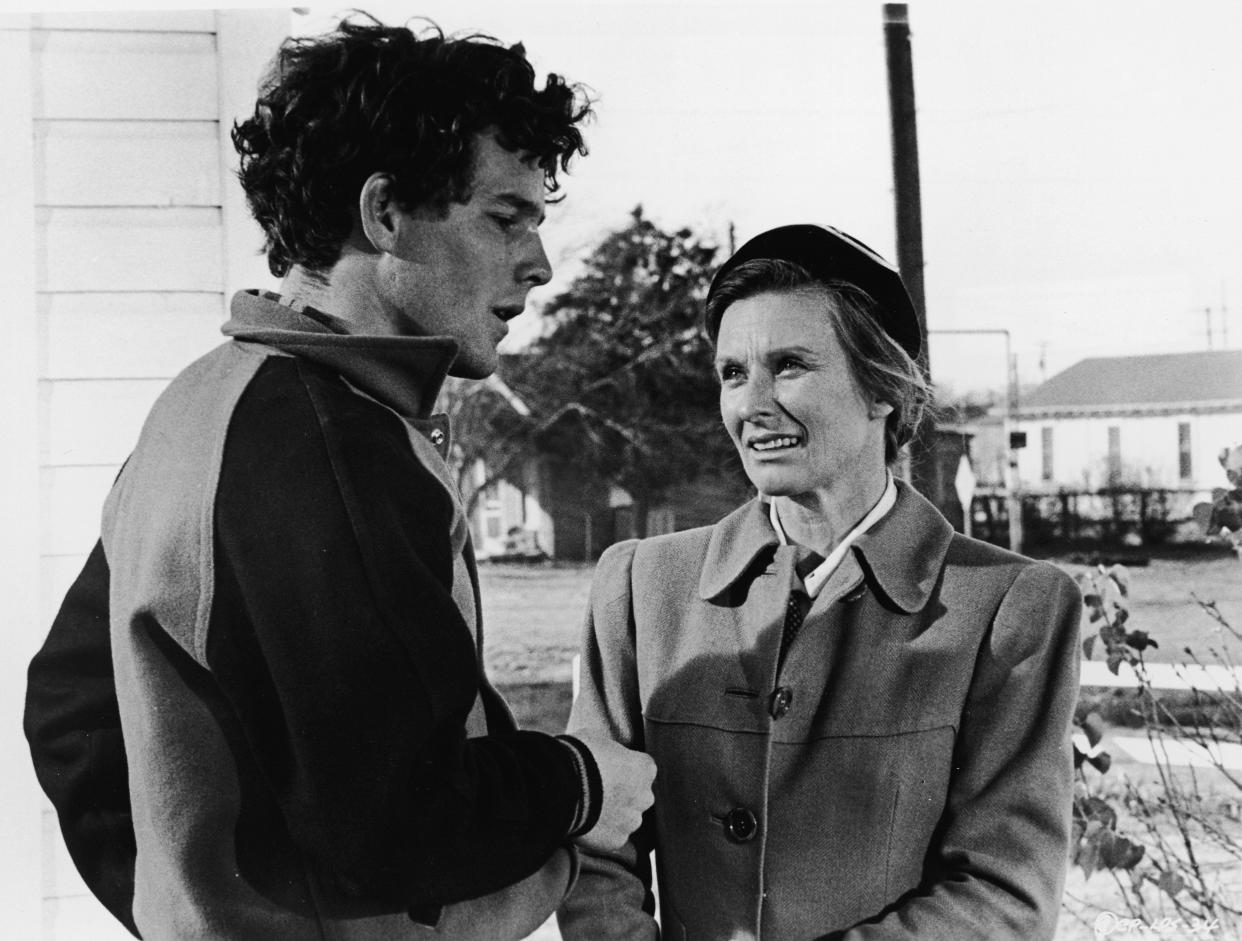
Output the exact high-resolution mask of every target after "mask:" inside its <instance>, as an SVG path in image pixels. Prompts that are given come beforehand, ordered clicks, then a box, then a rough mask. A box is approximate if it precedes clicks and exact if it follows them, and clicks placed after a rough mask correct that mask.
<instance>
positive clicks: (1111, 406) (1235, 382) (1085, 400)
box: [1020, 350, 1242, 413]
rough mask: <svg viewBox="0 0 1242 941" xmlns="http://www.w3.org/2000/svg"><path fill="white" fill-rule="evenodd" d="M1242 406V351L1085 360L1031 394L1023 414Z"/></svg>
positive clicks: (1057, 375)
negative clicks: (1035, 412) (1034, 412)
mask: <svg viewBox="0 0 1242 941" xmlns="http://www.w3.org/2000/svg"><path fill="white" fill-rule="evenodd" d="M1230 405H1237V406H1242V350H1205V351H1202V352H1197V353H1158V354H1155V355H1150V356H1108V357H1096V358H1092V359H1084V360H1082V361H1081V362H1079V363H1076V364H1074V365H1073V366H1071V367H1070V368H1069V369H1066V370H1065V371H1064V372H1059V373H1057V374H1056V375H1055V376H1053V377H1052V378H1051V379H1049V380H1048V381H1047V382H1045V383H1044V384H1043V385H1041V386H1039V387H1038V388H1037V389H1035V391H1034V392H1032V393H1030V394H1029V395H1028V396H1027V397H1026V399H1025V400H1024V401H1023V402H1022V403H1021V408H1020V411H1021V412H1024V413H1030V412H1032V411H1038V412H1049V411H1066V412H1095V411H1104V410H1117V409H1137V410H1141V411H1147V410H1150V409H1160V408H1169V407H1173V406H1179V407H1186V408H1194V407H1200V408H1203V407H1206V408H1220V407H1222V406H1230Z"/></svg>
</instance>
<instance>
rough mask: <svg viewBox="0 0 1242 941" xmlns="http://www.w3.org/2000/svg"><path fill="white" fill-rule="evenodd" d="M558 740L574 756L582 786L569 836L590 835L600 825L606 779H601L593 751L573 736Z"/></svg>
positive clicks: (561, 736) (562, 737)
mask: <svg viewBox="0 0 1242 941" xmlns="http://www.w3.org/2000/svg"><path fill="white" fill-rule="evenodd" d="M557 739H558V740H559V741H561V742H564V743H565V745H566V747H567V748H568V749H569V753H570V754H571V755H572V756H573V759H574V767H575V768H576V769H577V771H578V781H579V783H580V784H581V786H582V796H581V797H580V798H579V799H578V808H577V810H576V811H575V812H574V819H573V822H572V823H571V824H570V827H569V834H568V835H569V837H570V838H573V837H578V836H582V835H583V834H584V833H589V832H590V831H591V829H592V828H593V827H594V826H595V824H597V823H599V814H600V811H601V810H602V809H603V804H604V779H603V778H601V777H600V773H599V765H597V764H596V763H595V756H594V755H592V754H591V749H589V748H587V747H586V746H585V745H583V744H582V742H580V741H578V739H576V738H574V737H573V736H572V735H558V736H557Z"/></svg>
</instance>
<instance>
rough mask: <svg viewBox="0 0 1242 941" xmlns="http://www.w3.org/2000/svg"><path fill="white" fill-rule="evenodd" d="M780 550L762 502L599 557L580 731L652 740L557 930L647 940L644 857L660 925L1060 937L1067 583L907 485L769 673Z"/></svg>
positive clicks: (757, 932)
mask: <svg viewBox="0 0 1242 941" xmlns="http://www.w3.org/2000/svg"><path fill="white" fill-rule="evenodd" d="M794 551H795V550H794V547H789V546H779V545H778V543H777V539H776V536H775V535H774V533H773V531H772V528H771V526H770V524H769V522H768V517H767V511H766V505H765V504H763V503H762V502H760V501H758V500H755V501H752V502H751V503H749V504H747V505H745V506H743V507H742V508H740V509H739V510H737V511H735V512H734V513H733V514H732V515H730V516H729V517H727V518H726V519H724V520H723V521H722V522H720V523H718V524H717V525H716V526H714V527H708V528H703V529H697V530H692V531H689V532H684V533H677V534H673V535H670V536H661V537H657V538H654V539H648V540H643V541H641V542H633V541H631V542H627V543H623V544H620V545H617V546H614V547H612V548H611V549H610V550H609V551H608V552H607V553H606V554H605V556H604V557H603V558H602V559H601V560H600V564H599V569H598V571H597V574H596V578H595V583H594V586H593V589H592V598H591V606H590V612H589V616H588V620H587V624H586V628H585V634H584V643H583V655H582V670H581V688H580V692H579V695H578V697H577V700H576V702H575V704H574V709H573V714H572V717H571V720H570V727H571V728H572V729H574V730H577V731H584V730H588V729H589V730H598V731H603V732H605V733H607V734H609V735H611V736H612V737H614V738H615V739H616V740H618V741H620V742H621V743H623V744H625V745H627V746H630V747H633V748H640V749H645V750H647V751H648V752H650V753H651V755H652V756H653V757H654V758H655V760H656V764H657V767H658V777H657V780H656V805H655V808H654V812H653V814H652V815H650V816H649V818H648V821H647V826H646V827H645V828H644V830H643V831H642V832H641V833H640V834H639V836H638V837H637V840H636V842H634V843H631V845H630V846H629V847H627V849H626V851H625V852H623V853H621V854H618V855H617V856H615V857H608V858H601V857H594V858H586V859H584V861H583V872H582V876H581V879H580V881H579V883H578V886H577V888H576V889H575V890H574V892H573V894H572V895H571V896H570V898H569V899H568V900H567V901H566V902H565V903H564V905H563V906H562V909H561V912H560V921H561V927H562V931H563V933H564V936H565V937H566V938H567V939H587V938H590V939H601V938H651V937H655V936H656V928H655V924H654V922H653V920H652V917H651V911H652V910H653V904H652V900H651V897H650V893H649V889H648V884H649V873H648V872H647V871H646V870H647V867H646V866H645V865H644V864H643V863H642V862H641V860H642V859H645V857H646V852H645V849H646V848H647V846H650V845H654V846H655V849H656V855H657V870H658V873H659V890H660V891H659V896H660V915H661V919H660V920H661V923H662V930H663V937H664V938H666V939H682V938H690V939H694V941H699V939H718V938H730V939H735V938H736V939H744V938H754V939H763V941H788V939H799V941H805V939H810V938H821V937H833V938H838V937H839V938H846V939H849V941H863V939H897V938H918V939H920V941H931V939H945V941H967V939H972V938H979V939H987V941H998V939H1014V941H1018V939H1021V941H1033V939H1040V938H1051V936H1052V933H1053V928H1054V925H1055V921H1056V916H1057V911H1058V908H1059V904H1060V894H1061V888H1062V883H1063V878H1064V872H1065V867H1066V857H1067V849H1068V841H1069V834H1070V804H1071V797H1072V759H1071V748H1070V740H1069V730H1070V722H1071V717H1072V712H1073V707H1074V702H1075V699H1076V695H1077V687H1078V667H1079V647H1078V629H1079V620H1080V611H1081V599H1080V595H1079V592H1078V589H1077V587H1076V586H1075V584H1074V582H1073V581H1072V579H1070V578H1069V576H1067V575H1066V574H1065V573H1063V572H1062V571H1060V570H1059V569H1057V568H1055V567H1053V566H1051V565H1048V564H1046V563H1040V562H1034V561H1032V560H1030V559H1027V558H1024V557H1022V556H1018V555H1015V554H1012V553H1009V552H1006V551H1003V550H1000V549H997V548H995V547H993V546H990V545H987V544H984V543H981V542H977V541H974V540H971V539H967V538H965V537H963V536H961V535H957V534H955V533H953V531H952V529H951V528H950V526H949V525H948V523H947V522H946V521H945V520H944V518H943V517H942V516H941V515H940V514H939V513H938V512H937V511H936V510H935V508H933V507H932V505H931V504H930V503H928V502H927V501H926V500H924V499H923V498H922V497H921V496H919V495H918V494H917V493H915V492H914V491H912V490H911V489H910V488H908V487H907V486H905V485H904V484H900V483H899V495H898V500H897V503H896V505H895V506H894V508H893V509H892V511H890V513H889V514H888V515H887V516H885V517H884V518H883V519H882V520H880V521H879V522H878V523H877V524H876V525H875V526H874V527H873V528H872V530H871V531H870V532H868V533H867V534H866V535H864V536H863V537H862V538H861V539H859V541H858V543H857V544H856V545H855V547H854V548H853V549H852V550H851V552H850V553H849V554H848V555H847V556H846V558H845V560H844V562H843V563H842V565H841V566H840V568H839V569H838V570H837V571H836V572H835V574H834V575H833V576H832V577H831V578H830V580H829V582H828V584H827V585H826V586H825V587H824V589H823V591H822V593H821V594H820V595H819V597H818V598H817V599H816V601H815V603H814V605H813V606H812V608H811V610H810V613H809V614H808V615H807V618H806V621H805V623H804V625H803V626H802V628H801V630H800V631H799V633H798V634H797V637H796V639H795V641H794V643H793V645H792V647H791V648H790V650H789V651H788V654H787V656H786V659H785V661H784V665H783V666H782V667H780V668H779V669H778V650H779V643H780V641H779V638H780V633H781V628H782V623H783V619H784V613H785V608H786V604H787V601H788V597H789V593H790V590H791V586H793V585H794V584H795V580H794V574H793V564H794ZM781 691H783V696H782V695H780V694H781ZM790 697H791V698H790ZM783 700H785V701H787V709H786V710H782V708H781V707H780V705H779V703H780V702H781V701H783ZM731 812H739V813H742V814H743V817H744V815H745V812H749V813H750V814H753V817H754V819H755V820H756V821H757V826H756V827H755V832H754V835H753V836H752V837H750V838H749V839H746V840H739V839H738V831H736V830H734V831H733V832H730V826H729V822H730V820H731V819H736V814H735V816H734V817H733V818H731V817H730V814H731ZM744 829H745V828H743V832H744ZM638 846H642V847H643V850H641V851H640V850H639V849H638V848H637V847H638Z"/></svg>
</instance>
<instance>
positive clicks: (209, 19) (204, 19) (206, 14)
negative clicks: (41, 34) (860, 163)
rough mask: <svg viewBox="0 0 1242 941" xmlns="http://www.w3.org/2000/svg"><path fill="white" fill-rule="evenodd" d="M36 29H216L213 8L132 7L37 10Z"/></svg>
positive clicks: (33, 19)
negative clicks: (109, 9)
mask: <svg viewBox="0 0 1242 941" xmlns="http://www.w3.org/2000/svg"><path fill="white" fill-rule="evenodd" d="M30 21H31V26H32V27H34V28H35V29H58V30H66V31H75V32H76V31H81V30H100V31H105V32H117V31H118V30H120V31H124V32H130V33H139V32H144V31H152V32H161V33H214V32H215V31H216V14H215V13H214V12H213V11H212V10H129V11H120V10H118V11H115V12H107V13H104V12H98V13H88V12H81V13H36V14H35V15H34V16H32V17H31V18H30Z"/></svg>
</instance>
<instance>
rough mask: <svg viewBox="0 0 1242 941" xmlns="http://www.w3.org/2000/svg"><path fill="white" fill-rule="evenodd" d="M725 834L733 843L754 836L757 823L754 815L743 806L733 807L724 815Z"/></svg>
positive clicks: (757, 826)
mask: <svg viewBox="0 0 1242 941" xmlns="http://www.w3.org/2000/svg"><path fill="white" fill-rule="evenodd" d="M724 827H725V834H726V835H727V836H728V837H729V839H730V840H732V841H733V842H734V843H745V842H747V841H748V840H753V839H754V838H755V832H756V831H757V830H758V829H759V824H758V822H757V821H756V820H755V815H754V814H752V813H751V812H750V811H749V810H747V809H746V808H745V807H734V808H733V809H732V810H731V811H729V812H728V813H727V814H726V815H725V819H724Z"/></svg>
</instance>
